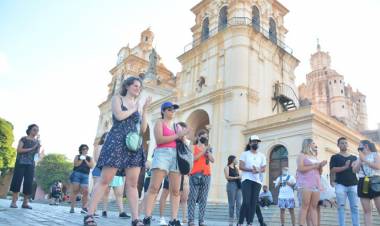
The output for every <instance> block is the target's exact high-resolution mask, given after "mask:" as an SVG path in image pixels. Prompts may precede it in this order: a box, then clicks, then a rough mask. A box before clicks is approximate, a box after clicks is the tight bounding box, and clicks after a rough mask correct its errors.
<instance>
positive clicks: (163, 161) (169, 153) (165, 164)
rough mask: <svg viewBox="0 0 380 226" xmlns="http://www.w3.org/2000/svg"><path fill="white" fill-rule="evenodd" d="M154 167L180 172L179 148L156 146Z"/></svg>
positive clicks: (167, 171)
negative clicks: (178, 161)
mask: <svg viewBox="0 0 380 226" xmlns="http://www.w3.org/2000/svg"><path fill="white" fill-rule="evenodd" d="M152 169H153V170H154V169H159V170H165V171H166V173H170V172H175V173H179V169H178V163H177V150H176V149H175V148H156V149H155V150H154V152H153V160H152Z"/></svg>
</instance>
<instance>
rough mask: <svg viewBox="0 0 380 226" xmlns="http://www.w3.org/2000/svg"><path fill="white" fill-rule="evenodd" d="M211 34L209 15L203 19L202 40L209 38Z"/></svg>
mask: <svg viewBox="0 0 380 226" xmlns="http://www.w3.org/2000/svg"><path fill="white" fill-rule="evenodd" d="M209 35H210V28H209V21H208V17H207V18H206V19H204V20H203V23H202V37H201V41H204V40H207V39H208V37H209Z"/></svg>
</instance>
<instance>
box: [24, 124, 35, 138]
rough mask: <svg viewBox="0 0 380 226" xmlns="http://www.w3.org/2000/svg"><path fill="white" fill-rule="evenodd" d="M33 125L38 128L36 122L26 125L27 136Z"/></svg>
mask: <svg viewBox="0 0 380 226" xmlns="http://www.w3.org/2000/svg"><path fill="white" fill-rule="evenodd" d="M34 127H37V128H38V126H37V124H30V125H29V126H28V128H27V129H26V135H28V136H29V134H30V132H32V129H33V128H34Z"/></svg>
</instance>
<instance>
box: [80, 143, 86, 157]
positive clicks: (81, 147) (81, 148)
mask: <svg viewBox="0 0 380 226" xmlns="http://www.w3.org/2000/svg"><path fill="white" fill-rule="evenodd" d="M83 148H87V149H88V146H87V144H81V145H80V146H79V150H78V151H79V154H80V155H81V154H82V151H83Z"/></svg>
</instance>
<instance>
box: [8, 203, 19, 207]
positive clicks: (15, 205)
mask: <svg viewBox="0 0 380 226" xmlns="http://www.w3.org/2000/svg"><path fill="white" fill-rule="evenodd" d="M9 208H18V206H17V204H11V205H10V206H9Z"/></svg>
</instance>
